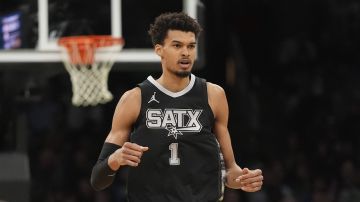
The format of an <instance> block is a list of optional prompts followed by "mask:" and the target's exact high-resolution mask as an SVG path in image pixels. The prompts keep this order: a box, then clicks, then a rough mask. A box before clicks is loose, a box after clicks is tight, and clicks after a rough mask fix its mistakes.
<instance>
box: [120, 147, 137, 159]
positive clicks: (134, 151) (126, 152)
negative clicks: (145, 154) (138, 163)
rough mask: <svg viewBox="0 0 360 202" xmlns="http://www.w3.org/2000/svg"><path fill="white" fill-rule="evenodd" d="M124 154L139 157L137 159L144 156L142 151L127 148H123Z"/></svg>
mask: <svg viewBox="0 0 360 202" xmlns="http://www.w3.org/2000/svg"><path fill="white" fill-rule="evenodd" d="M122 152H123V153H124V154H128V155H132V156H137V157H141V156H142V152H141V151H137V150H133V149H131V148H127V147H124V148H122Z"/></svg>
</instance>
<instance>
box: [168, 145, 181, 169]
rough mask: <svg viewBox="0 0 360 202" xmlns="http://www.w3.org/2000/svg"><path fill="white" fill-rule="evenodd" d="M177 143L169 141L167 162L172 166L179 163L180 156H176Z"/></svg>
mask: <svg viewBox="0 0 360 202" xmlns="http://www.w3.org/2000/svg"><path fill="white" fill-rule="evenodd" d="M178 148H179V146H178V143H171V144H170V145H169V150H170V152H171V157H170V158H169V164H170V165H172V166H176V165H180V158H179V156H178V154H179V153H178V151H179V150H178Z"/></svg>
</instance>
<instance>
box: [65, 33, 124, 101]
mask: <svg viewBox="0 0 360 202" xmlns="http://www.w3.org/2000/svg"><path fill="white" fill-rule="evenodd" d="M104 40H105V39H104ZM105 43H106V42H105V41H104V42H102V41H98V44H94V43H82V44H81V45H79V43H78V42H71V43H70V42H67V44H66V46H64V47H63V48H62V53H63V57H64V59H63V61H64V65H65V68H66V70H67V71H68V72H69V74H70V79H71V83H72V91H73V95H72V104H73V105H75V106H95V105H98V104H104V103H107V102H109V101H110V100H112V98H113V95H112V94H111V92H110V91H109V89H108V77H109V72H110V70H111V68H112V66H113V63H114V58H113V56H114V54H115V53H116V52H117V51H119V50H121V47H122V46H121V45H120V44H113V45H111V46H109V47H102V46H106V45H105ZM99 47H100V48H99Z"/></svg>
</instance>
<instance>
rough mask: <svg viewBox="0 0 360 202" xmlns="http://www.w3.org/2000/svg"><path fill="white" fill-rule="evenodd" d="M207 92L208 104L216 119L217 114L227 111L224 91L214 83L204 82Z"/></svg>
mask: <svg viewBox="0 0 360 202" xmlns="http://www.w3.org/2000/svg"><path fill="white" fill-rule="evenodd" d="M206 86H207V91H208V103H209V105H210V108H211V109H212V111H213V113H214V116H215V117H217V116H218V114H219V113H222V112H223V111H227V108H228V104H227V99H226V94H225V90H224V89H223V88H222V87H221V86H219V85H217V84H214V83H211V82H206Z"/></svg>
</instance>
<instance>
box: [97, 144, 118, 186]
mask: <svg viewBox="0 0 360 202" xmlns="http://www.w3.org/2000/svg"><path fill="white" fill-rule="evenodd" d="M119 148H120V146H119V145H116V144H112V143H106V142H105V143H104V146H103V148H102V150H101V153H100V155H99V159H98V161H97V162H96V164H95V165H94V167H93V169H92V172H91V179H90V182H91V186H92V187H93V188H94V189H95V190H97V191H99V190H103V189H105V188H107V187H108V186H110V185H111V184H112V183H113V181H114V179H115V173H116V170H117V169H113V168H114V167H112V166H110V165H109V162H108V161H109V156H110V155H111V154H112V153H114V152H115V151H116V150H117V149H119Z"/></svg>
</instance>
